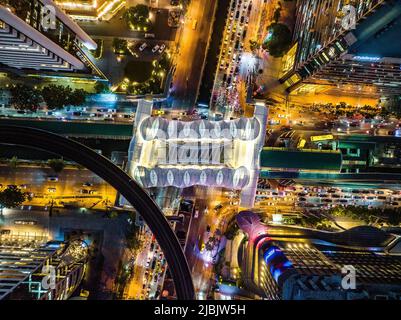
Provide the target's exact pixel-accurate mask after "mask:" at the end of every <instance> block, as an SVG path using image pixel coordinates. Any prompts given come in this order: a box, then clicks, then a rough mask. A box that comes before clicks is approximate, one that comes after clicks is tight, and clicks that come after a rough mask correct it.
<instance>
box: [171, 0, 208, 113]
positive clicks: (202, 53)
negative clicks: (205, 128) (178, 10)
mask: <svg viewBox="0 0 401 320" xmlns="http://www.w3.org/2000/svg"><path fill="white" fill-rule="evenodd" d="M215 6H216V2H215V1H210V0H192V1H191V3H190V5H189V7H188V11H187V15H186V19H185V24H184V26H183V29H182V34H181V37H180V38H181V39H180V43H179V54H178V56H177V58H176V59H177V65H176V70H175V74H174V78H173V81H172V87H171V93H170V96H171V98H173V103H172V106H173V108H174V109H188V108H191V107H193V106H194V104H195V101H196V96H197V93H198V89H199V86H200V80H201V78H202V72H203V65H204V62H205V58H206V49H207V46H208V41H209V36H210V32H211V25H212V20H213V15H214V10H215ZM195 21H196V28H195V29H193V26H194V23H195Z"/></svg>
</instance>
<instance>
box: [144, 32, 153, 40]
mask: <svg viewBox="0 0 401 320" xmlns="http://www.w3.org/2000/svg"><path fill="white" fill-rule="evenodd" d="M154 37H155V34H154V33H145V39H149V38H154Z"/></svg>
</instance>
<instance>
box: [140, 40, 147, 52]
mask: <svg viewBox="0 0 401 320" xmlns="http://www.w3.org/2000/svg"><path fill="white" fill-rule="evenodd" d="M147 46H148V44H147V43H146V42H144V43H142V45H141V46H140V47H139V51H141V52H142V51H143V50H145V48H146V47H147Z"/></svg>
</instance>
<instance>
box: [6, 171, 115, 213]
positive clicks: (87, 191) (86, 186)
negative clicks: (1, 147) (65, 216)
mask: <svg viewBox="0 0 401 320" xmlns="http://www.w3.org/2000/svg"><path fill="white" fill-rule="evenodd" d="M0 184H1V187H2V189H4V188H6V187H7V185H17V186H19V187H21V188H22V190H23V191H25V192H29V193H32V200H29V201H27V202H26V203H25V204H26V205H34V206H48V205H50V204H51V203H52V202H53V205H55V206H62V204H63V203H64V204H65V205H68V204H71V205H74V206H76V207H80V208H90V207H93V208H95V209H104V208H105V207H106V206H107V205H109V206H110V205H112V204H113V203H114V201H115V199H116V195H117V192H116V191H115V189H114V188H113V187H111V186H110V185H109V184H108V183H106V182H105V181H104V180H102V179H101V178H99V177H98V176H96V175H95V174H94V173H92V172H91V171H89V170H87V169H84V168H82V169H78V168H77V167H76V166H67V167H66V168H64V169H63V171H62V172H60V173H58V174H57V175H56V174H55V173H54V171H53V170H52V169H50V168H46V167H43V166H40V165H34V164H30V165H29V166H23V165H21V164H20V165H17V167H16V168H10V165H8V164H3V165H0Z"/></svg>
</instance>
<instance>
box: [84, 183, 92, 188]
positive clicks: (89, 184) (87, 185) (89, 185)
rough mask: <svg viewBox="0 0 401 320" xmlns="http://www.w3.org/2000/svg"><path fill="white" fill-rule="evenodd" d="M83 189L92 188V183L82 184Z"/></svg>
mask: <svg viewBox="0 0 401 320" xmlns="http://www.w3.org/2000/svg"><path fill="white" fill-rule="evenodd" d="M82 186H83V187H92V186H93V183H90V182H85V183H84V184H82Z"/></svg>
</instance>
